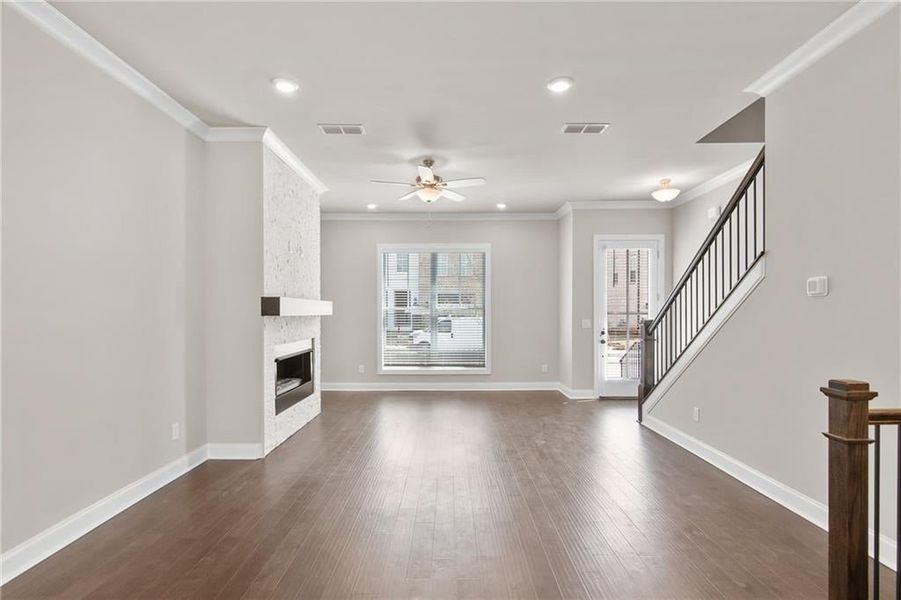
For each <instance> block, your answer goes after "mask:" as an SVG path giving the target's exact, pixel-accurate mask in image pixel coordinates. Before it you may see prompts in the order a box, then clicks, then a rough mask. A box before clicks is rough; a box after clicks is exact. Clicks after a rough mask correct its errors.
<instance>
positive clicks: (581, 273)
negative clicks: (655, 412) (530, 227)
mask: <svg viewBox="0 0 901 600" xmlns="http://www.w3.org/2000/svg"><path fill="white" fill-rule="evenodd" d="M671 213H672V211H670V210H664V209H648V210H577V211H574V212H573V235H572V240H573V241H572V243H573V251H572V255H573V274H572V303H573V307H572V351H571V356H572V385H571V386H570V387H572V388H573V389H576V390H593V389H594V346H595V340H594V331H593V329H582V323H581V322H582V320H583V319H589V320H592V319H593V318H594V236H595V234H616V235H619V234H640V235H644V234H655V235H663V236H664V257H663V264H664V273H663V277H664V284H663V287H664V289H663V297H665V296H666V294H667V293H668V292H669V289H670V286H671V285H672V269H671V264H672V263H671V261H670V258H669V257H670V256H671V238H672V220H671Z"/></svg>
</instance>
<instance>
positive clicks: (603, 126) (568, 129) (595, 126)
mask: <svg viewBox="0 0 901 600" xmlns="http://www.w3.org/2000/svg"><path fill="white" fill-rule="evenodd" d="M608 127H610V123H564V124H563V133H584V134H593V135H596V134H599V133H604V131H606V130H607V128H608Z"/></svg>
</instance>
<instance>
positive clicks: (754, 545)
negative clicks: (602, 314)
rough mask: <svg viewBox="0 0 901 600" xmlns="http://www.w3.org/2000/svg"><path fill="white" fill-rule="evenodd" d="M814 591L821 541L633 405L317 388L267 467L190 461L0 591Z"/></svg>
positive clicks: (81, 594)
mask: <svg viewBox="0 0 901 600" xmlns="http://www.w3.org/2000/svg"><path fill="white" fill-rule="evenodd" d="M892 584H893V581H892V579H891V572H889V571H886V578H885V585H884V588H885V589H886V590H888V589H889V586H891V585H892ZM825 585H826V535H825V533H823V532H822V531H821V530H820V529H818V528H816V527H815V526H813V525H811V524H809V523H807V522H806V521H804V520H803V519H801V518H800V517H797V516H795V515H794V514H792V513H791V512H789V511H787V510H786V509H784V508H782V507H780V506H779V505H777V504H775V503H773V502H771V501H770V500H768V499H766V498H764V497H763V496H761V495H759V494H757V493H755V492H753V491H752V490H750V489H749V488H747V487H745V486H743V485H742V484H740V483H738V482H737V481H736V480H734V479H732V478H731V477H729V476H727V475H725V474H723V473H721V472H720V471H718V470H716V469H714V468H713V467H710V466H709V465H707V464H706V463H704V462H703V461H701V460H699V459H697V458H695V457H694V456H693V455H691V454H689V453H688V452H685V451H684V450H682V449H681V448H679V447H677V446H674V445H673V444H671V443H670V442H668V441H666V440H664V439H663V438H661V437H659V436H657V435H656V434H654V433H652V432H649V431H647V430H644V429H642V428H641V427H640V426H639V425H638V424H636V423H635V405H634V403H632V402H567V401H565V400H564V398H563V397H562V396H560V395H558V394H557V393H555V392H484V393H476V392H472V393H450V392H448V393H439V392H434V393H422V392H404V393H400V392H390V393H389V392H384V393H326V394H324V398H323V413H322V415H321V416H320V417H319V418H317V419H316V420H314V421H313V422H312V423H310V424H309V425H308V426H307V427H305V428H304V429H303V430H301V432H300V433H298V434H296V435H295V436H294V437H293V438H291V439H290V440H288V442H286V443H285V444H284V445H283V446H281V447H280V448H278V449H277V450H276V451H275V452H273V453H272V454H271V455H270V456H269V457H268V458H266V459H265V460H262V461H247V462H238V461H210V462H207V463H205V464H203V465H201V466H200V467H198V468H197V469H195V470H194V471H192V472H191V473H189V474H188V475H186V476H184V477H182V478H180V479H178V480H176V481H175V482H173V483H172V484H170V485H169V486H167V487H166V488H164V489H162V490H160V491H159V492H157V493H155V494H153V495H152V496H150V497H149V498H147V499H145V500H144V501H142V502H140V503H139V504H137V505H135V506H134V507H132V508H131V509H129V510H128V511H126V512H124V513H122V514H121V515H119V516H118V517H116V518H115V519H113V520H111V521H109V522H108V523H106V524H104V525H103V526H101V527H99V528H98V529H96V530H94V531H93V532H91V533H90V534H88V535H87V536H85V537H83V538H81V539H80V540H78V541H77V542H75V543H73V544H71V545H70V546H68V547H67V548H65V549H63V550H62V551H60V552H59V553H57V554H56V555H54V556H53V557H51V558H50V559H48V560H46V561H44V562H43V563H41V564H39V565H38V566H36V567H35V568H33V569H31V570H30V571H28V572H26V573H25V574H23V575H21V576H20V577H18V578H17V579H15V580H13V581H12V582H10V583H9V584H7V585H6V586H4V587H3V588H2V590H0V593H2V598H3V600H14V599H17V598H66V599H76V598H114V599H125V598H128V599H131V598H150V599H176V598H204V599H206V598H211V599H212V598H234V599H237V598H253V599H256V598H260V599H262V598H321V597H326V598H391V599H395V598H397V599H400V598H414V597H416V598H492V599H493V598H514V597H515V598H542V599H543V598H563V597H565V598H630V599H631V598H730V599H731V598H823V597H825V595H826V589H825ZM886 597H889V595H888V594H886Z"/></svg>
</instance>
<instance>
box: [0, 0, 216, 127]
mask: <svg viewBox="0 0 901 600" xmlns="http://www.w3.org/2000/svg"><path fill="white" fill-rule="evenodd" d="M4 4H6V5H8V6H11V7H13V8H15V9H16V10H17V11H19V13H20V14H22V15H23V16H25V17H27V18H28V19H29V20H31V21H32V22H33V23H34V24H35V25H37V26H38V27H40V28H41V29H43V30H44V31H45V32H47V33H48V34H50V35H51V36H52V37H54V38H56V39H57V40H59V41H60V42H62V43H63V44H64V45H66V46H68V47H69V48H70V49H71V50H73V51H74V52H75V53H77V54H79V55H81V56H82V57H83V58H85V59H87V60H88V62H90V63H93V64H94V65H95V66H97V67H98V68H99V69H100V70H101V71H103V72H105V73H106V74H107V75H109V76H110V77H112V78H113V79H115V80H116V81H118V82H119V83H121V84H122V85H124V86H125V87H127V88H128V89H129V90H131V91H132V92H134V93H135V94H137V95H138V96H140V97H141V98H143V99H144V100H146V101H147V102H149V103H150V104H152V105H153V106H155V107H156V108H158V109H159V110H160V111H162V112H163V113H164V114H166V115H168V116H169V117H171V118H172V119H173V120H175V122H177V123H178V124H179V125H181V126H182V127H184V128H185V129H187V130H188V131H190V132H191V133H193V134H194V135H196V136H197V137H199V138H201V139H203V138H204V136H206V133H207V130H208V129H209V127H208V126H207V124H206V123H204V122H203V121H201V120H200V118H199V117H198V116H197V115H195V114H194V113H192V112H191V111H189V110H188V109H187V108H185V107H184V106H182V105H181V104H179V103H178V102H177V101H176V100H175V99H173V98H172V97H171V96H170V95H169V94H167V93H166V92H164V91H163V90H162V89H160V88H159V87H158V86H157V85H156V84H155V83H153V82H152V81H150V80H149V79H147V78H146V77H144V76H143V75H142V74H141V73H139V72H138V71H137V70H136V69H135V68H134V67H132V66H131V65H129V64H128V63H126V62H125V61H124V60H122V59H121V58H119V57H118V56H116V54H114V53H113V52H112V51H111V50H110V49H109V48H107V47H106V46H104V45H103V44H101V43H100V42H99V41H97V40H96V39H95V38H94V37H93V36H91V34H89V33H88V32H86V31H85V30H84V29H82V28H81V27H79V26H78V25H76V24H75V23H74V22H72V21H71V20H70V19H69V18H68V17H66V16H65V15H64V14H62V13H61V12H59V11H58V10H56V9H55V8H54V7H53V6H51V5H50V4H48V3H47V2H44V0H27V1H25V0H8V1H7V2H4Z"/></svg>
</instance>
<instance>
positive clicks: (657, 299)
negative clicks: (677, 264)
mask: <svg viewBox="0 0 901 600" xmlns="http://www.w3.org/2000/svg"><path fill="white" fill-rule="evenodd" d="M624 242H629V243H633V242H634V243H636V244H640V245H651V246H652V247H655V248H656V249H657V260H656V261H651V264H652V265H653V267H652V273H651V275H652V277H653V278H654V280H655V281H654V283H655V284H656V289H655V290H654V292H655V293H654V297H651V298H648V312H649V314H651V315H654V314H656V312H657V310H658V309H659V307H660V303H661V302H663V283H664V275H665V270H666V269H665V266H664V265H666V262H665V260H664V259H665V254H666V236H665V235H663V234H658V233H644V234H640V233H636V234H605V233H596V234H594V243H593V244H592V251H593V256H592V263H593V265H594V267H593V269H592V271H593V276H594V280H593V285H592V288H593V290H594V302H593V308H594V315H593V319H592V321H593V323H594V326H593V327H592V338H591V345H592V349H593V353H592V356H593V357H594V397H595V398H599V397H600V395H601V389H600V375H601V373H600V371H599V370H598V367H599V360H598V359H599V358H600V357H599V356H598V346H600V344H599V341H600V327H601V321H602V320H603V315H602V314H601V297H602V293H601V289H600V286H601V285H603V279H602V278H601V268H602V263H601V261H600V260H599V258H600V255H601V247H602V246H604V245H605V244H610V243H615V244H618V245H619V244H624ZM623 247H625V245H623Z"/></svg>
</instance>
